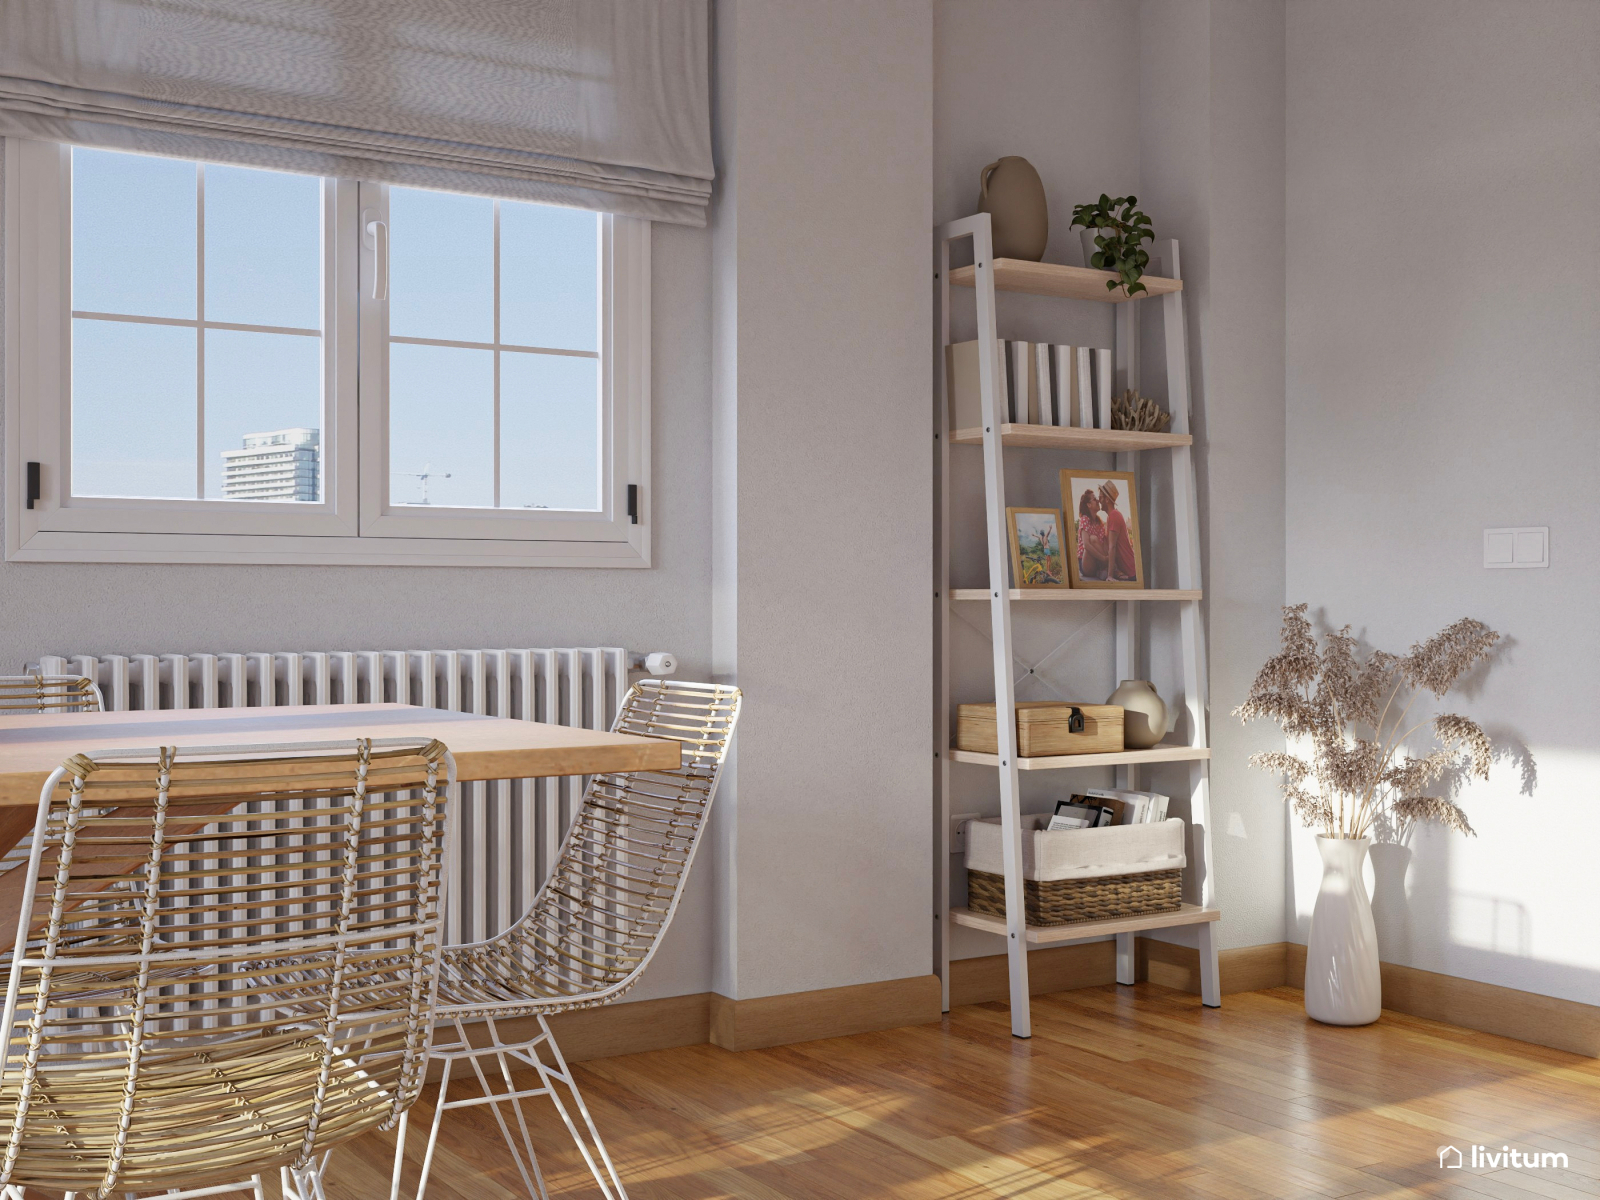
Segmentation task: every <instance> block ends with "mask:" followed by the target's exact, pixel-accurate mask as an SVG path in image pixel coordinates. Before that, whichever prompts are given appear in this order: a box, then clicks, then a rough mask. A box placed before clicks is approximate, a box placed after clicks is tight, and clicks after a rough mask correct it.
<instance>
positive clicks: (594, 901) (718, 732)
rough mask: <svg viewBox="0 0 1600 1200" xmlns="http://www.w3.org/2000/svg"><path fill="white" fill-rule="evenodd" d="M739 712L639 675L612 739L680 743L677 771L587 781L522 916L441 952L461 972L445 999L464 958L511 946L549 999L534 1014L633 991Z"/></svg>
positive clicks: (674, 897) (728, 690)
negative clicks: (566, 1002) (563, 1001)
mask: <svg viewBox="0 0 1600 1200" xmlns="http://www.w3.org/2000/svg"><path fill="white" fill-rule="evenodd" d="M739 704H740V693H739V689H738V688H735V687H725V686H721V685H718V684H710V683H689V682H683V681H679V680H659V679H646V680H643V681H641V682H640V683H637V684H635V685H634V686H633V687H632V688H630V689H629V690H628V694H627V695H626V696H625V697H624V698H623V702H622V707H621V710H620V711H619V712H618V714H617V719H616V721H615V722H614V723H613V724H612V726H611V728H612V730H613V732H616V733H632V734H638V735H640V736H642V737H655V738H669V739H671V740H673V741H676V742H679V743H680V744H681V746H682V750H681V754H682V766H680V767H679V769H678V770H676V771H620V772H613V773H611V774H605V775H596V776H593V777H592V778H591V780H590V782H589V787H588V789H587V790H586V791H585V793H584V797H583V805H582V807H581V808H580V810H579V812H578V815H577V817H576V819H575V820H574V821H573V823H572V828H571V829H570V831H569V832H568V834H567V838H566V841H565V842H564V843H563V844H562V848H561V855H560V858H559V859H558V860H557V862H556V866H555V869H554V870H553V871H552V872H551V873H550V877H549V878H548V879H547V880H546V881H545V884H544V886H543V887H542V888H540V890H539V894H538V895H537V896H536V897H535V898H534V902H533V905H532V907H531V908H530V909H529V911H528V913H527V915H526V916H525V917H523V919H522V920H521V921H519V922H517V924H515V925H513V926H512V927H511V928H510V929H508V930H506V932H505V933H502V934H500V935H499V936H498V937H496V938H492V939H490V940H489V941H487V942H479V943H476V944H474V945H468V946H458V947H452V948H451V950H450V956H451V959H452V960H453V961H454V962H455V963H457V964H459V969H458V970H456V971H455V972H453V974H454V975H455V976H456V978H454V979H453V980H452V983H451V985H450V988H449V991H450V992H451V993H452V995H451V999H452V1000H455V999H456V998H457V993H458V992H459V991H460V990H461V988H462V985H463V983H464V982H465V984H466V988H467V990H468V991H471V990H472V988H471V983H470V981H465V980H464V978H463V977H465V976H467V975H469V974H470V972H471V963H472V961H473V959H474V958H477V957H481V958H484V959H487V957H488V956H489V954H490V953H491V952H492V951H493V950H494V949H500V950H502V951H503V950H504V949H510V950H512V951H513V952H514V954H515V957H516V960H517V966H518V968H519V969H520V971H521V972H522V974H523V975H524V976H525V977H527V978H529V981H530V982H532V983H533V984H534V986H535V990H536V991H538V992H541V993H545V994H548V995H549V996H550V998H551V1000H552V1001H553V1002H554V1003H553V1004H541V1005H539V1007H542V1008H549V1007H560V1003H559V1000H560V998H561V997H568V998H572V999H575V1000H576V999H578V998H582V999H584V1000H586V1001H588V1002H592V1001H594V1000H597V999H612V998H615V997H616V996H619V995H621V994H622V993H623V992H624V991H626V990H627V989H628V988H629V987H631V986H632V985H633V983H634V982H635V981H636V980H637V979H638V977H639V974H640V972H641V971H643V970H644V968H645V965H646V964H647V963H648V962H649V961H650V957H651V955H653V954H654V953H655V949H656V947H657V945H659V944H660V940H661V935H662V934H663V933H664V932H665V931H666V928H667V925H668V923H669V922H670V921H671V920H672V914H673V912H674V911H675V910H676V908H677V906H678V899H679V897H680V895H681V894H682V891H683V883H684V880H685V879H686V878H687V877H688V874H689V867H690V865H691V863H692V862H693V860H694V853H695V849H696V847H697V846H698V845H699V844H700V837H701V834H702V833H703V832H704V830H705V826H706V818H707V816H708V815H709V814H710V811H711V801H712V799H713V798H714V797H715V795H716V790H717V781H718V779H719V778H720V776H721V774H722V764H723V762H724V760H725V759H726V758H727V755H728V747H729V743H730V742H731V741H732V738H733V730H734V725H735V724H736V723H737V722H738V719H739ZM504 966H505V964H504V962H503V961H501V962H500V963H499V964H498V966H497V969H499V970H503V969H504ZM491 994H492V993H491V992H485V993H484V996H485V998H486V999H488V998H489V997H490V995H491ZM460 998H462V999H466V997H460ZM512 1007H515V1006H514V1005H513V1006H512Z"/></svg>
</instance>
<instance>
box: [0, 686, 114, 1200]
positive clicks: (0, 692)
mask: <svg viewBox="0 0 1600 1200" xmlns="http://www.w3.org/2000/svg"><path fill="white" fill-rule="evenodd" d="M104 711H105V700H104V697H103V696H101V694H100V688H99V686H98V685H97V684H96V683H95V682H94V681H93V680H92V679H86V678H84V677H83V676H82V675H0V716H5V715H7V714H16V713H24V712H69V713H91V712H104ZM32 849H33V834H31V833H27V834H24V835H23V836H22V838H21V839H20V840H19V841H18V842H17V843H16V845H14V846H12V847H11V848H10V849H9V850H6V851H4V852H3V853H0V875H5V874H7V873H8V872H10V871H15V870H16V869H17V868H18V867H21V866H25V865H26V864H27V862H28V854H29V852H30V851H32ZM0 1200H4V1198H3V1197H0Z"/></svg>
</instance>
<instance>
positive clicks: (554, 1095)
mask: <svg viewBox="0 0 1600 1200" xmlns="http://www.w3.org/2000/svg"><path fill="white" fill-rule="evenodd" d="M539 1030H540V1032H541V1033H543V1035H544V1041H545V1043H546V1044H548V1045H549V1047H550V1053H551V1054H553V1055H554V1056H555V1060H556V1069H555V1070H554V1071H552V1070H551V1069H550V1068H549V1067H548V1066H546V1065H545V1062H544V1057H543V1055H541V1054H540V1053H539V1050H538V1047H537V1046H535V1047H534V1048H533V1056H532V1057H533V1061H534V1065H535V1067H536V1068H537V1070H538V1072H539V1080H540V1082H541V1083H543V1084H544V1086H545V1087H546V1088H548V1089H549V1091H550V1099H551V1101H552V1102H553V1103H554V1104H555V1106H556V1111H557V1112H559V1113H560V1114H561V1119H562V1121H564V1122H565V1123H566V1126H567V1132H568V1133H570V1134H571V1135H572V1140H573V1141H574V1142H576V1143H577V1146H578V1152H579V1153H580V1154H582V1155H583V1161H584V1162H586V1163H588V1164H589V1171H590V1173H591V1174H592V1175H593V1176H594V1181H595V1182H596V1183H598V1184H599V1185H600V1190H601V1192H603V1193H604V1194H605V1197H606V1200H613V1195H612V1191H611V1188H612V1187H615V1188H616V1195H615V1200H628V1190H627V1189H626V1188H625V1187H623V1186H622V1180H621V1178H620V1177H618V1175H617V1168H616V1167H615V1166H614V1165H613V1164H612V1162H611V1154H610V1152H608V1151H607V1150H606V1144H605V1141H604V1139H602V1138H601V1136H600V1131H599V1130H598V1129H596V1128H595V1125H594V1119H593V1118H592V1117H590V1116H589V1106H588V1105H587V1104H585V1103H584V1102H583V1093H582V1092H580V1091H579V1090H578V1081H577V1080H576V1079H574V1078H573V1077H572V1068H570V1067H569V1066H567V1060H566V1059H565V1058H563V1057H562V1054H561V1047H560V1046H559V1045H557V1044H556V1035H555V1034H553V1033H551V1032H550V1026H549V1025H548V1024H547V1023H546V1022H545V1019H544V1017H543V1016H542V1015H541V1016H540V1017H539ZM557 1079H559V1080H560V1081H561V1082H562V1083H564V1084H566V1085H567V1091H569V1092H570V1093H571V1094H572V1102H573V1104H575V1105H576V1106H577V1109H578V1115H579V1116H581V1117H582V1118H583V1124H584V1127H585V1128H586V1129H588V1131H589V1137H590V1138H592V1139H593V1140H594V1148H595V1151H596V1152H597V1153H598V1154H599V1155H600V1161H601V1162H602V1163H604V1164H605V1169H606V1175H607V1176H609V1177H610V1186H607V1183H606V1178H605V1177H604V1176H602V1175H601V1174H600V1168H599V1166H598V1165H597V1164H596V1163H595V1161H594V1155H593V1154H591V1153H590V1152H589V1147H588V1145H587V1144H586V1143H585V1142H584V1140H583V1136H582V1135H581V1134H580V1133H579V1132H578V1127H577V1126H576V1125H574V1124H573V1122H572V1117H571V1116H570V1115H569V1114H568V1113H567V1106H566V1105H565V1104H563V1103H562V1102H561V1095H560V1093H559V1092H557V1091H556V1088H555V1083H554V1082H553V1081H554V1080H557Z"/></svg>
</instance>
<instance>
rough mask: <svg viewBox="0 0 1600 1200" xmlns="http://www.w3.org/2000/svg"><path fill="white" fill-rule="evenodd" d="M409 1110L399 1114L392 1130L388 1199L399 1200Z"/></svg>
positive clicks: (404, 1160)
mask: <svg viewBox="0 0 1600 1200" xmlns="http://www.w3.org/2000/svg"><path fill="white" fill-rule="evenodd" d="M410 1116H411V1112H410V1110H409V1109H408V1110H406V1111H405V1112H403V1113H401V1114H400V1124H398V1125H396V1126H395V1130H394V1178H393V1179H391V1180H390V1182H389V1200H400V1169H401V1168H402V1167H404V1166H405V1162H406V1121H407V1119H408V1118H409V1117H410Z"/></svg>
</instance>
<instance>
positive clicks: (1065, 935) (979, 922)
mask: <svg viewBox="0 0 1600 1200" xmlns="http://www.w3.org/2000/svg"><path fill="white" fill-rule="evenodd" d="M1221 916H1222V913H1221V911H1220V910H1218V909H1215V908H1202V907H1201V906H1200V905H1198V904H1185V905H1184V906H1183V907H1182V908H1180V909H1179V910H1178V911H1177V912H1168V913H1152V914H1150V915H1149V916H1145V917H1114V918H1112V919H1111V920H1109V921H1081V922H1079V923H1078V924H1075V925H1029V926H1028V941H1029V943H1030V944H1032V945H1035V946H1041V945H1050V944H1051V943H1053V942H1078V941H1082V940H1083V939H1084V938H1097V937H1105V936H1106V935H1107V934H1110V933H1138V932H1140V931H1141V930H1145V929H1168V928H1171V927H1172V926H1175V925H1202V924H1204V923H1205V922H1207V921H1216V920H1218V919H1220V918H1221ZM950 920H951V921H952V922H953V923H954V924H956V925H965V926H966V927H967V928H968V929H981V930H982V931H983V932H984V933H998V934H999V935H1000V936H1001V937H1004V936H1005V934H1006V922H1005V918H1004V917H991V916H989V915H987V914H986V913H975V912H973V911H972V910H971V909H970V908H957V907H952V908H951V909H950Z"/></svg>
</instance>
